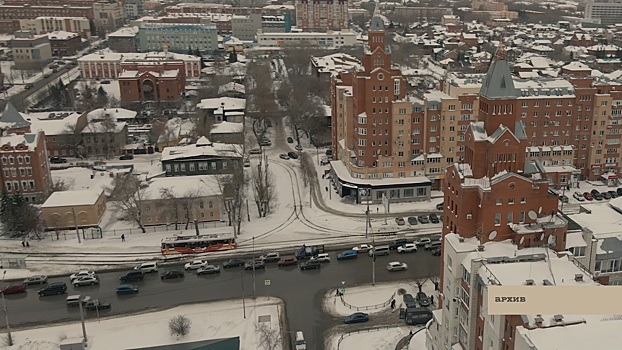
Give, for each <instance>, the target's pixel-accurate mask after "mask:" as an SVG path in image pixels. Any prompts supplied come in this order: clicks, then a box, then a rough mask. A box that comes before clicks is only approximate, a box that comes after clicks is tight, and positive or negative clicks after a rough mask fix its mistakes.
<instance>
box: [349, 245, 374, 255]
mask: <svg viewBox="0 0 622 350" xmlns="http://www.w3.org/2000/svg"><path fill="white" fill-rule="evenodd" d="M370 249H374V246H373V245H371V244H361V245H360V246H356V247H352V250H355V251H357V252H359V253H367V252H368V251H369V250H370Z"/></svg>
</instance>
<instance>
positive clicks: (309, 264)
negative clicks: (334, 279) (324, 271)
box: [300, 260, 321, 270]
mask: <svg viewBox="0 0 622 350" xmlns="http://www.w3.org/2000/svg"><path fill="white" fill-rule="evenodd" d="M320 267H321V264H320V262H319V261H316V260H308V261H305V262H303V263H302V264H300V269H301V270H316V269H319V268H320Z"/></svg>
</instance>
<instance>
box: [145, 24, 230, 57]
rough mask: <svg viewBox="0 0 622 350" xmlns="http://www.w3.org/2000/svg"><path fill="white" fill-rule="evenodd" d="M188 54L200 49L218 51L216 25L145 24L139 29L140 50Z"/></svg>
mask: <svg viewBox="0 0 622 350" xmlns="http://www.w3.org/2000/svg"><path fill="white" fill-rule="evenodd" d="M164 44H165V45H167V47H168V49H169V50H170V51H174V52H188V50H189V49H192V50H196V49H199V50H201V51H204V52H214V51H216V50H217V49H218V31H217V29H216V26H214V25H202V24H184V23H144V24H141V25H140V27H139V29H138V48H139V50H140V51H142V52H146V51H159V50H162V45H164Z"/></svg>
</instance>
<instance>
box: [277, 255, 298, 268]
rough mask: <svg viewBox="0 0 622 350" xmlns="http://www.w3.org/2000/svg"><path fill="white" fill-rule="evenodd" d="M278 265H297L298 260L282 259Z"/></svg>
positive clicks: (292, 258) (293, 258) (291, 258)
mask: <svg viewBox="0 0 622 350" xmlns="http://www.w3.org/2000/svg"><path fill="white" fill-rule="evenodd" d="M278 265H279V267H283V266H294V265H298V260H296V258H295V257H293V256H292V257H288V258H282V259H281V260H279V262H278Z"/></svg>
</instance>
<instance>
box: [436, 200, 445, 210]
mask: <svg viewBox="0 0 622 350" xmlns="http://www.w3.org/2000/svg"><path fill="white" fill-rule="evenodd" d="M443 204H445V202H440V203H438V204H437V205H436V210H443Z"/></svg>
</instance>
